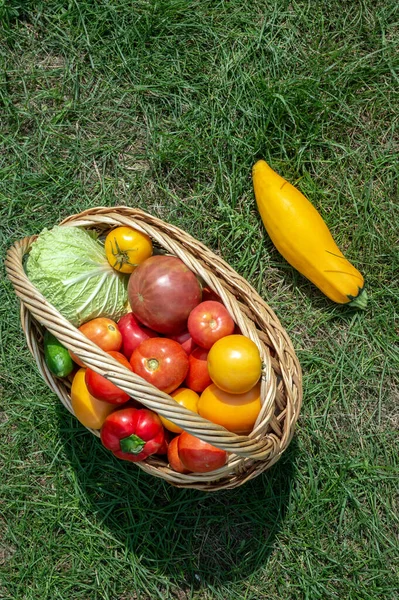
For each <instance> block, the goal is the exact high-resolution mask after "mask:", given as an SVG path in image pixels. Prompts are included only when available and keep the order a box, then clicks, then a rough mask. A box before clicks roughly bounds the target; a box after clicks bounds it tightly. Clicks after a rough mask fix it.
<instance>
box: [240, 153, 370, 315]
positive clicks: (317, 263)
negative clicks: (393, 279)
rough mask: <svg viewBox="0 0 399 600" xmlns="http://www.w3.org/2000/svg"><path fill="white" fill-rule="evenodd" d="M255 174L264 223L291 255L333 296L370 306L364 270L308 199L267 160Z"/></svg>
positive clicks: (281, 249)
mask: <svg viewBox="0 0 399 600" xmlns="http://www.w3.org/2000/svg"><path fill="white" fill-rule="evenodd" d="M252 180H253V186H254V192H255V198H256V202H257V205H258V210H259V213H260V216H261V218H262V221H263V224H264V226H265V228H266V231H267V233H268V234H269V236H270V238H271V240H272V242H273V244H274V245H275V246H276V248H277V250H278V251H279V252H280V254H281V255H282V256H283V257H284V258H285V259H286V261H287V262H289V263H290V265H292V266H293V267H294V268H295V269H296V270H297V271H299V272H300V273H301V274H302V275H304V276H305V277H306V278H307V279H309V280H310V281H311V282H312V283H314V284H315V285H316V286H317V287H318V288H319V289H320V290H321V291H322V292H323V293H324V294H325V295H326V296H327V297H328V298H330V299H331V300H333V301H334V302H337V303H339V304H349V303H350V304H351V306H357V307H358V308H365V307H366V305H367V295H366V291H365V290H364V289H363V288H364V279H363V276H362V274H361V273H359V271H358V270H357V269H355V267H354V266H353V265H351V263H350V262H349V261H348V260H347V259H346V258H345V256H344V255H343V254H342V252H341V250H340V249H339V248H338V246H337V244H336V243H335V242H334V240H333V237H332V235H331V233H330V230H329V229H328V227H327V225H326V223H325V222H324V221H323V219H322V217H321V216H320V214H319V213H318V212H317V210H316V209H315V207H314V206H313V205H312V204H311V203H310V202H309V200H308V199H307V198H305V196H304V195H303V194H302V193H301V192H300V191H299V190H298V189H296V188H295V187H294V186H293V185H291V184H290V183H289V182H288V181H286V180H285V179H284V178H283V177H281V176H280V175H278V174H277V173H276V172H275V171H273V169H272V168H271V167H269V165H268V164H267V163H266V162H265V161H264V160H259V161H258V162H257V163H255V165H254V166H253V169H252Z"/></svg>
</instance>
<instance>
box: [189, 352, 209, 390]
mask: <svg viewBox="0 0 399 600" xmlns="http://www.w3.org/2000/svg"><path fill="white" fill-rule="evenodd" d="M211 383H212V380H211V378H210V376H209V373H208V350H205V349H204V348H195V350H193V351H192V352H191V354H190V356H189V357H188V373H187V377H186V386H187V387H188V388H190V390H194V392H203V391H204V389H205V388H207V387H208V385H211Z"/></svg>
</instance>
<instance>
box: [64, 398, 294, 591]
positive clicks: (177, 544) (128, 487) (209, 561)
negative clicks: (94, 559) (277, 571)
mask: <svg viewBox="0 0 399 600" xmlns="http://www.w3.org/2000/svg"><path fill="white" fill-rule="evenodd" d="M59 429H60V438H61V440H62V443H63V446H64V450H65V454H66V456H67V459H68V461H69V463H70V465H71V467H72V468H73V470H74V473H75V474H76V477H77V480H78V484H79V487H80V490H81V492H82V496H83V498H84V504H85V509H87V508H89V510H92V511H93V513H94V514H95V518H96V519H99V520H100V521H101V524H102V526H104V530H108V531H109V532H110V534H111V535H112V537H113V538H114V539H117V540H118V542H120V543H121V545H122V547H124V548H125V549H127V550H128V551H129V553H133V554H134V555H135V556H136V557H137V558H138V559H139V560H140V562H141V563H142V565H143V566H145V567H147V568H148V569H150V570H151V571H152V570H154V569H156V571H157V572H162V573H164V574H165V575H166V576H168V577H170V578H171V579H172V580H174V581H176V582H179V583H180V584H181V582H182V580H183V581H186V583H187V584H188V585H192V586H195V587H198V586H199V587H200V586H202V585H204V584H207V583H211V584H217V583H226V582H227V581H235V580H242V579H245V578H246V577H248V576H249V575H251V574H252V573H254V572H255V571H256V570H258V569H260V568H261V567H262V566H264V565H265V564H266V562H267V558H268V556H269V555H270V553H271V552H272V550H273V542H274V539H275V536H276V534H277V533H278V531H279V530H280V527H281V525H282V523H283V521H284V518H285V515H286V511H287V506H288V504H289V499H290V491H291V487H292V480H293V473H294V467H293V463H294V457H295V454H296V442H295V437H294V439H293V441H292V442H291V444H290V446H289V448H288V449H287V450H286V452H285V453H284V454H283V456H282V458H281V459H280V460H279V461H278V462H277V463H276V464H275V465H274V466H273V467H271V469H269V470H267V471H266V472H265V473H263V474H262V475H260V476H258V477H255V478H254V479H252V480H250V481H249V482H247V483H245V484H244V485H242V486H240V487H238V488H236V489H233V490H222V491H218V492H212V493H206V492H201V491H198V490H191V489H181V488H179V489H178V488H175V487H173V486H171V485H170V484H168V483H167V482H165V481H163V480H161V479H158V478H155V477H152V476H150V475H147V473H145V472H143V471H142V470H141V469H139V468H138V467H137V466H136V465H134V464H131V463H128V462H125V461H120V460H118V459H116V458H115V457H113V456H112V455H111V453H109V452H108V451H107V450H105V449H104V448H103V447H102V446H101V442H100V440H99V439H98V438H96V437H95V436H93V435H92V434H91V433H89V432H88V431H86V430H84V429H83V428H82V427H81V426H80V425H79V423H77V421H76V420H75V419H74V418H73V417H72V416H70V415H69V413H67V411H66V410H65V409H64V408H63V407H62V406H61V405H60V407H59Z"/></svg>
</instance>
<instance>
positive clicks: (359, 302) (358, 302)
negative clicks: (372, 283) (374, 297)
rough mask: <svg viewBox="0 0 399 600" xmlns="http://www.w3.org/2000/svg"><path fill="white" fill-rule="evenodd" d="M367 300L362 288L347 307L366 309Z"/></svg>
mask: <svg viewBox="0 0 399 600" xmlns="http://www.w3.org/2000/svg"><path fill="white" fill-rule="evenodd" d="M367 300H368V297H367V292H366V290H365V289H364V288H363V289H362V291H361V292H360V294H359V295H358V296H356V298H353V300H351V301H350V302H349V306H354V307H355V308H360V309H361V310H364V309H365V308H366V307H367Z"/></svg>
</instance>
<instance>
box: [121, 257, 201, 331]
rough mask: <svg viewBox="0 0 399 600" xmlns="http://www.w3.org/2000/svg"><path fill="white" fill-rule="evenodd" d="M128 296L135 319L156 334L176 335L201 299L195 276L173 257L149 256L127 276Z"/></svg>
mask: <svg viewBox="0 0 399 600" xmlns="http://www.w3.org/2000/svg"><path fill="white" fill-rule="evenodd" d="M128 296H129V302H130V306H131V308H132V311H133V313H134V314H135V316H136V317H137V319H139V321H140V322H141V323H142V324H143V325H145V326H146V327H149V328H150V329H154V330H155V331H157V332H158V333H163V334H166V335H168V334H172V335H174V334H177V333H180V332H182V331H183V330H184V329H185V328H186V325H187V319H188V316H189V314H190V312H191V311H192V309H193V308H194V307H195V306H197V304H199V303H200V302H201V298H202V290H201V285H200V283H199V281H198V279H197V277H196V275H195V274H194V273H193V272H192V271H191V270H190V269H189V268H188V267H187V266H186V265H185V264H184V262H183V261H182V260H180V259H179V258H177V257H176V256H163V255H157V256H151V257H150V258H148V259H147V260H145V261H144V262H143V263H141V264H140V265H139V266H138V267H137V268H136V269H135V270H134V271H133V273H132V274H131V276H130V278H129V286H128Z"/></svg>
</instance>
